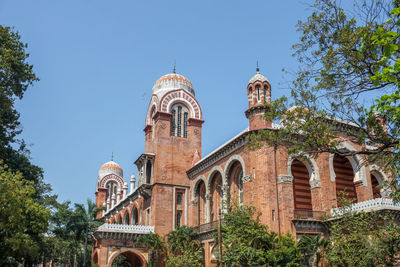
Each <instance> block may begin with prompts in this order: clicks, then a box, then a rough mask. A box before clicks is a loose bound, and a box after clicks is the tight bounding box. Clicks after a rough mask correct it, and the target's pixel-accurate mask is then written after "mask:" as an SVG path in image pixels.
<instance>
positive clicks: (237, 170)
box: [224, 159, 243, 208]
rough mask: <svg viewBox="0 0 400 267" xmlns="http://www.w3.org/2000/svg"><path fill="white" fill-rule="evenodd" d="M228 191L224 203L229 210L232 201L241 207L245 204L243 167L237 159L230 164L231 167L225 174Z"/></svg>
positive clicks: (226, 190)
mask: <svg viewBox="0 0 400 267" xmlns="http://www.w3.org/2000/svg"><path fill="white" fill-rule="evenodd" d="M225 176H226V181H227V183H226V187H225V188H226V189H225V192H224V193H225V195H226V196H224V202H225V203H226V205H227V207H228V208H229V207H230V205H231V202H232V201H237V202H238V204H239V205H241V204H242V203H243V165H242V164H241V162H240V161H239V160H237V159H234V160H232V161H231V162H230V166H229V168H228V169H227V171H226V172H225Z"/></svg>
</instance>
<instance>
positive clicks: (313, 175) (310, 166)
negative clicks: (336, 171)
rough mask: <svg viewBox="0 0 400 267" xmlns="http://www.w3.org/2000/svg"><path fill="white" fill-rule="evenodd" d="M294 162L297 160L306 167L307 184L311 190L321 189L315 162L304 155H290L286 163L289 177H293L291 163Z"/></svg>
mask: <svg viewBox="0 0 400 267" xmlns="http://www.w3.org/2000/svg"><path fill="white" fill-rule="evenodd" d="M294 160H299V161H300V162H302V163H303V164H304V165H305V166H306V168H307V170H308V174H309V176H310V180H309V183H310V187H311V189H313V188H317V187H321V179H320V176H319V169H318V165H317V163H316V162H315V160H314V159H313V158H312V157H310V155H308V154H306V153H301V154H295V155H291V156H290V157H289V159H288V163H287V168H288V174H289V175H291V176H293V175H292V163H293V161H294Z"/></svg>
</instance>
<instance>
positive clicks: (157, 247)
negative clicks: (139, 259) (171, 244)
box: [136, 233, 167, 267]
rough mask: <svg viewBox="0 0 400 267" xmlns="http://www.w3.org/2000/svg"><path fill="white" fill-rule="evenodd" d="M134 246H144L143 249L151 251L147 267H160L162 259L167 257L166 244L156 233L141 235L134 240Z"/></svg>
mask: <svg viewBox="0 0 400 267" xmlns="http://www.w3.org/2000/svg"><path fill="white" fill-rule="evenodd" d="M136 244H137V245H139V246H144V248H145V249H147V250H151V251H152V253H151V254H152V255H151V256H152V257H151V259H150V262H149V266H150V267H153V266H161V262H162V259H163V257H165V256H166V255H167V253H166V249H167V247H166V243H165V242H164V241H163V240H162V238H161V236H160V235H159V234H156V233H151V234H147V235H141V236H139V237H138V239H137V240H136Z"/></svg>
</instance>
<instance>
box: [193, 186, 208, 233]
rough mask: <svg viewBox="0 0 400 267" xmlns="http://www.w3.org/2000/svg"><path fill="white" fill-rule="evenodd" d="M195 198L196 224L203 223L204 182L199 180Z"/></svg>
mask: <svg viewBox="0 0 400 267" xmlns="http://www.w3.org/2000/svg"><path fill="white" fill-rule="evenodd" d="M195 192H196V200H197V224H198V225H200V224H204V223H205V222H206V216H205V208H206V184H205V183H204V181H200V182H199V183H198V184H197V188H196V191H195Z"/></svg>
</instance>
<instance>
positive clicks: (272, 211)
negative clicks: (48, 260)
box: [92, 69, 387, 266]
mask: <svg viewBox="0 0 400 267" xmlns="http://www.w3.org/2000/svg"><path fill="white" fill-rule="evenodd" d="M243 92H246V94H247V101H248V109H247V110H246V111H245V115H246V117H247V118H248V120H249V127H248V128H246V129H244V130H243V131H242V132H240V133H238V134H237V135H236V136H235V137H233V138H232V139H230V140H229V141H228V142H226V143H225V144H222V145H221V146H220V147H219V148H217V149H216V150H214V151H213V152H211V153H210V154H208V155H205V156H202V151H201V133H202V124H203V122H204V121H203V120H202V109H201V107H200V104H199V103H198V102H197V100H196V97H195V91H194V87H193V85H192V84H191V82H190V81H189V80H188V79H187V78H185V77H184V76H182V75H179V74H176V73H171V74H168V75H165V76H162V77H161V78H160V79H158V80H157V81H156V83H155V84H154V86H153V89H152V97H151V100H150V103H149V106H148V109H147V115H146V118H145V128H144V131H145V151H144V153H143V154H142V155H140V156H139V157H138V159H137V160H136V161H135V164H136V165H137V168H138V177H137V180H136V177H135V176H134V175H132V176H131V178H130V181H129V182H130V190H129V192H128V184H127V182H125V180H124V178H123V171H122V168H121V167H120V166H119V165H118V164H117V163H115V162H113V161H110V162H107V163H105V164H104V165H103V166H101V168H100V171H99V176H98V181H97V186H96V203H97V205H98V206H102V207H104V209H105V210H104V212H102V214H99V215H98V217H99V218H100V217H103V218H104V219H105V220H106V222H107V223H106V224H105V225H103V226H102V227H100V228H99V230H98V231H97V232H96V235H95V236H96V240H95V242H94V249H93V255H92V256H93V260H94V261H95V262H96V263H98V264H99V266H111V263H112V261H113V259H114V258H115V257H116V256H118V255H119V254H123V255H125V256H127V257H128V258H129V259H130V261H131V262H132V264H133V265H134V266H146V265H147V261H148V256H149V255H148V251H146V250H145V249H143V248H140V247H137V246H136V245H133V243H132V240H134V239H135V238H136V237H137V236H138V235H140V234H145V233H148V232H153V231H154V232H156V233H159V234H161V235H164V234H167V233H168V232H170V231H172V230H174V229H175V228H176V227H177V226H178V225H188V226H193V227H197V228H196V229H197V230H198V231H199V232H200V234H201V238H202V242H203V244H204V257H205V265H206V266H215V258H213V240H212V239H210V238H209V237H208V236H209V235H208V234H209V231H210V230H211V229H213V226H214V225H215V222H216V221H217V220H218V211H219V210H220V209H221V210H222V212H226V207H225V206H226V205H224V204H223V203H229V202H232V201H236V202H238V203H240V204H245V205H250V206H254V207H256V208H257V210H258V211H259V212H261V216H260V220H261V222H262V223H264V224H267V225H268V226H269V227H270V229H271V230H273V231H275V232H277V233H286V232H288V231H289V232H291V233H292V234H293V235H295V236H296V235H299V234H305V233H309V234H314V233H319V232H323V231H324V228H323V227H324V226H323V224H321V218H322V216H324V215H330V213H331V212H332V210H331V209H332V208H335V207H337V200H338V192H339V191H342V190H344V189H345V190H346V192H348V193H349V195H350V196H352V197H354V198H355V199H356V200H357V202H358V204H359V206H360V207H361V208H362V207H363V206H362V205H363V204H362V203H373V204H371V205H375V206H376V207H377V208H379V207H381V202H382V201H384V200H385V199H384V198H382V197H384V196H385V192H384V190H382V189H379V188H378V187H377V186H378V185H380V184H382V183H383V182H384V180H386V179H387V177H386V175H385V174H384V173H383V172H382V170H381V169H380V168H379V167H378V166H376V165H372V166H365V165H364V164H362V158H361V157H360V156H355V157H347V158H346V157H339V156H337V155H330V154H322V155H320V156H319V157H318V158H317V159H313V158H312V157H310V156H307V155H304V156H302V157H296V156H293V155H292V156H289V155H288V153H287V152H286V149H285V148H284V147H278V148H274V147H270V146H268V145H267V144H266V143H265V144H264V145H263V146H262V147H261V148H260V149H257V150H251V149H248V139H247V136H248V135H249V134H251V133H253V132H254V131H257V130H259V129H270V130H271V131H273V130H276V129H277V128H278V127H281V126H280V125H276V124H274V123H272V122H268V121H265V120H264V119H263V118H262V117H261V116H262V114H263V113H264V108H265V107H264V104H265V103H270V101H271V85H270V83H269V81H268V80H267V78H266V77H265V76H263V75H261V74H260V73H259V71H258V69H257V73H256V74H255V75H254V76H253V77H252V78H251V79H250V81H249V83H248V86H247V88H243ZM244 96H245V95H244V93H243V97H244ZM340 127H342V128H343V132H345V131H346V129H351V128H354V127H355V126H354V125H352V124H350V123H345V122H343V123H341V126H340ZM342 138H343V140H344V141H343V142H342V143H341V146H342V148H343V149H345V150H359V149H360V147H359V146H358V145H356V144H354V143H352V142H351V141H346V136H345V135H343V137H342ZM374 199H375V200H374ZM365 201H369V202H365ZM371 201H372V202H371ZM379 201H381V202H379ZM357 207H358V206H357Z"/></svg>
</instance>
